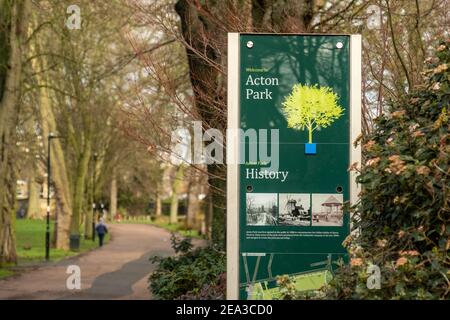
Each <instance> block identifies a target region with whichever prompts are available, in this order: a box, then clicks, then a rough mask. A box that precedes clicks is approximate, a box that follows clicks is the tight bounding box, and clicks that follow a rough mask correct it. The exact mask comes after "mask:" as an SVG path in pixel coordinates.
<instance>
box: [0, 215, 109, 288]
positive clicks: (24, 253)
mask: <svg viewBox="0 0 450 320" xmlns="http://www.w3.org/2000/svg"><path fill="white" fill-rule="evenodd" d="M53 226H54V224H53V222H52V224H51V231H50V232H51V235H53ZM108 241H109V235H107V236H106V237H105V243H107V242H108ZM97 246H98V242H94V241H92V240H85V239H84V238H83V237H82V238H81V243H80V250H79V251H77V252H74V251H65V250H62V249H55V248H50V260H51V261H58V260H61V259H63V258H66V257H71V256H75V255H77V254H80V253H82V252H86V251H89V250H92V249H94V248H96V247H97ZM16 250H17V256H18V266H20V265H27V264H34V263H36V262H42V261H44V259H45V221H44V220H28V219H18V220H17V221H16ZM12 274H14V271H12V270H10V269H9V268H8V267H5V268H3V269H0V279H1V278H4V277H8V276H10V275H12Z"/></svg>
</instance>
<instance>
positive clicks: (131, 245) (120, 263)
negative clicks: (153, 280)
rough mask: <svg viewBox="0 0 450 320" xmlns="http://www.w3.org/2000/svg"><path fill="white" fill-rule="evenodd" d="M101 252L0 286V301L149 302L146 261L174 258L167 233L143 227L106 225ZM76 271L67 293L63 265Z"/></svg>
mask: <svg viewBox="0 0 450 320" xmlns="http://www.w3.org/2000/svg"><path fill="white" fill-rule="evenodd" d="M110 231H111V235H112V237H111V240H110V241H109V243H108V244H106V245H105V246H103V247H102V248H98V249H95V250H92V251H90V252H87V253H84V254H81V255H79V256H77V257H73V258H70V259H66V260H63V261H60V262H57V263H50V264H48V265H43V266H40V267H37V268H36V269H34V270H31V271H28V272H24V273H22V274H21V275H19V276H14V277H11V278H8V279H5V280H1V281H0V299H139V300H142V299H151V298H152V297H151V294H150V292H149V291H148V289H147V286H148V284H147V277H148V275H149V273H150V272H152V271H153V270H154V269H155V267H156V266H155V265H153V264H152V263H151V262H150V261H149V258H150V257H151V256H154V255H160V256H170V255H173V254H174V251H173V250H172V248H171V246H170V233H169V232H167V231H166V230H164V229H161V228H157V227H154V226H150V225H144V224H115V225H111V226H110ZM69 265H78V266H79V267H80V269H81V290H68V289H67V288H66V280H67V277H68V276H69V275H68V274H67V273H66V270H67V266H69Z"/></svg>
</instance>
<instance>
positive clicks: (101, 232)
mask: <svg viewBox="0 0 450 320" xmlns="http://www.w3.org/2000/svg"><path fill="white" fill-rule="evenodd" d="M95 231H96V232H97V235H98V242H99V246H100V247H101V246H103V239H104V238H105V235H106V234H107V233H108V227H107V226H106V224H105V220H104V219H103V218H100V221H99V222H98V223H97V225H96V226H95Z"/></svg>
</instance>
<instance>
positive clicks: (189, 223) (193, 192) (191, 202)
mask: <svg viewBox="0 0 450 320" xmlns="http://www.w3.org/2000/svg"><path fill="white" fill-rule="evenodd" d="M199 189H200V188H199V179H198V174H197V172H193V173H192V177H191V180H190V182H189V191H188V209H187V216H186V228H187V229H189V230H191V229H195V228H196V226H197V221H196V220H197V217H198V212H199V211H200V201H199V199H198V196H199V193H200V192H199Z"/></svg>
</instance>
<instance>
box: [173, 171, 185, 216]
mask: <svg viewBox="0 0 450 320" xmlns="http://www.w3.org/2000/svg"><path fill="white" fill-rule="evenodd" d="M183 171H184V170H183V165H179V166H178V168H177V169H176V173H175V177H174V181H173V183H172V200H171V202H170V219H169V222H170V223H171V224H174V223H177V222H178V193H179V190H180V186H181V182H182V178H183Z"/></svg>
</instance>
